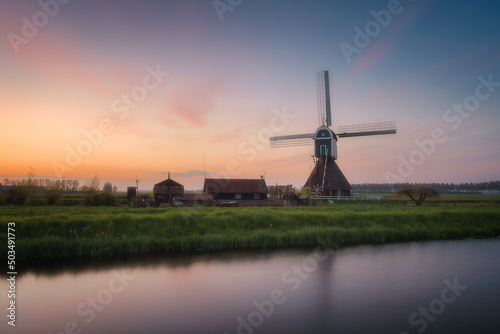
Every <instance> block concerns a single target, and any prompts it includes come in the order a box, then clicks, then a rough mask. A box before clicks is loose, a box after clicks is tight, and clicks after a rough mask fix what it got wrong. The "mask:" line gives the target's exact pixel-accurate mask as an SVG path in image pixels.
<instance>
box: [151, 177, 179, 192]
mask: <svg viewBox="0 0 500 334" xmlns="http://www.w3.org/2000/svg"><path fill="white" fill-rule="evenodd" d="M153 194H155V195H157V194H171V195H182V194H184V186H183V185H182V184H180V183H177V182H175V181H174V180H172V179H170V178H169V179H166V180H165V181H161V182H160V183H157V184H155V185H154V187H153Z"/></svg>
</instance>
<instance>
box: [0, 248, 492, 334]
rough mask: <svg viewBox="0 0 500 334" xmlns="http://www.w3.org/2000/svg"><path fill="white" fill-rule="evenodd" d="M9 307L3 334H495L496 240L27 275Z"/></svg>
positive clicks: (35, 270) (204, 257)
mask: <svg viewBox="0 0 500 334" xmlns="http://www.w3.org/2000/svg"><path fill="white" fill-rule="evenodd" d="M327 250H328V251H327ZM0 288H1V291H2V294H4V291H7V288H8V286H7V284H6V281H5V280H2V283H1V285H0ZM1 305H2V309H3V310H4V312H3V313H4V315H3V316H2V318H4V320H3V321H2V324H1V325H0V328H1V329H2V331H1V332H2V333H53V334H56V333H58V334H59V333H92V334H100V333H102V334H113V333H117V334H118V333H120V334H127V333H182V334H184V333H185V334H196V333H203V334H210V333H213V334H226V333H228V334H234V333H245V334H249V333H255V334H271V333H272V334H276V333H292V334H293V333H317V334H322V333H329V334H330V333H395V334H398V333H424V332H425V333H498V332H499V329H500V325H499V324H498V321H497V319H498V315H499V312H500V240H498V239H497V240H463V241H439V242H425V243H404V244H391V245H384V246H358V247H349V248H340V249H335V250H332V249H330V247H328V246H326V248H325V247H323V248H318V249H306V250H304V249H292V250H281V251H257V252H248V251H242V252H229V253H209V254H207V253H204V254H188V255H177V256H172V255H170V256H164V257H148V258H143V259H133V260H130V259H129V260H119V261H114V262H106V263H86V264H75V263H70V264H65V265H63V266H61V265H58V266H53V265H50V264H38V265H30V269H26V270H24V271H23V272H20V274H19V275H18V277H17V319H16V327H15V328H12V327H11V326H8V325H7V321H6V319H5V318H6V317H5V314H7V312H6V311H5V310H6V307H7V297H6V296H2V298H1Z"/></svg>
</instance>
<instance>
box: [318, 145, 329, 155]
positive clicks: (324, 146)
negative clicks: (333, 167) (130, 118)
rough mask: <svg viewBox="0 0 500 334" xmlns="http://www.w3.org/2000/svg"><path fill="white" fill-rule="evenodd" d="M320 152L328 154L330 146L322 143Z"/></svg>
mask: <svg viewBox="0 0 500 334" xmlns="http://www.w3.org/2000/svg"><path fill="white" fill-rule="evenodd" d="M319 154H320V155H328V147H327V146H326V145H320V147H319Z"/></svg>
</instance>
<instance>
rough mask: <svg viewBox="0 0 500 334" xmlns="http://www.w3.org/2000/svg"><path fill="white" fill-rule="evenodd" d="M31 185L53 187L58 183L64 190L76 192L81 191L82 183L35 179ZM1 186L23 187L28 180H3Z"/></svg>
mask: <svg viewBox="0 0 500 334" xmlns="http://www.w3.org/2000/svg"><path fill="white" fill-rule="evenodd" d="M30 182H31V183H30V184H31V185H33V186H35V187H52V186H54V185H55V184H56V182H60V184H61V186H62V188H63V189H64V190H65V191H67V192H76V191H78V190H79V189H80V182H78V180H62V181H57V180H49V179H37V178H33V179H32V180H30ZM0 184H1V185H4V186H23V185H27V184H28V179H8V178H5V179H3V181H2V182H0Z"/></svg>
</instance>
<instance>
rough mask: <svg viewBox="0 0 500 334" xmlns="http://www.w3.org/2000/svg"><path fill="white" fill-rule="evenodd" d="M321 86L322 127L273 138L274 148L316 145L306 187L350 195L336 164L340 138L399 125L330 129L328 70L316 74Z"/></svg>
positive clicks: (393, 130) (390, 129) (383, 131)
mask: <svg viewBox="0 0 500 334" xmlns="http://www.w3.org/2000/svg"><path fill="white" fill-rule="evenodd" d="M316 82H317V86H318V113H319V123H320V126H319V128H318V129H317V130H316V132H315V133H305V134H300V135H288V136H277V137H271V138H269V141H270V143H271V147H273V148H274V147H288V146H302V145H312V144H313V143H314V159H315V166H314V169H313V171H312V172H311V175H309V179H308V180H307V182H306V183H305V185H304V187H308V188H311V189H314V190H315V192H318V191H319V190H321V193H322V195H325V196H348V195H350V191H351V185H350V184H349V182H348V181H347V179H346V178H345V176H344V174H343V173H342V171H341V170H340V168H339V167H338V166H337V164H336V163H335V160H336V159H337V141H338V139H337V138H342V137H360V136H373V135H384V134H392V133H396V123H395V122H381V123H366V124H357V125H347V126H339V127H337V130H336V133H335V132H333V130H331V129H330V126H332V115H331V109H330V82H329V79H328V71H321V72H318V73H317V75H316Z"/></svg>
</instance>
